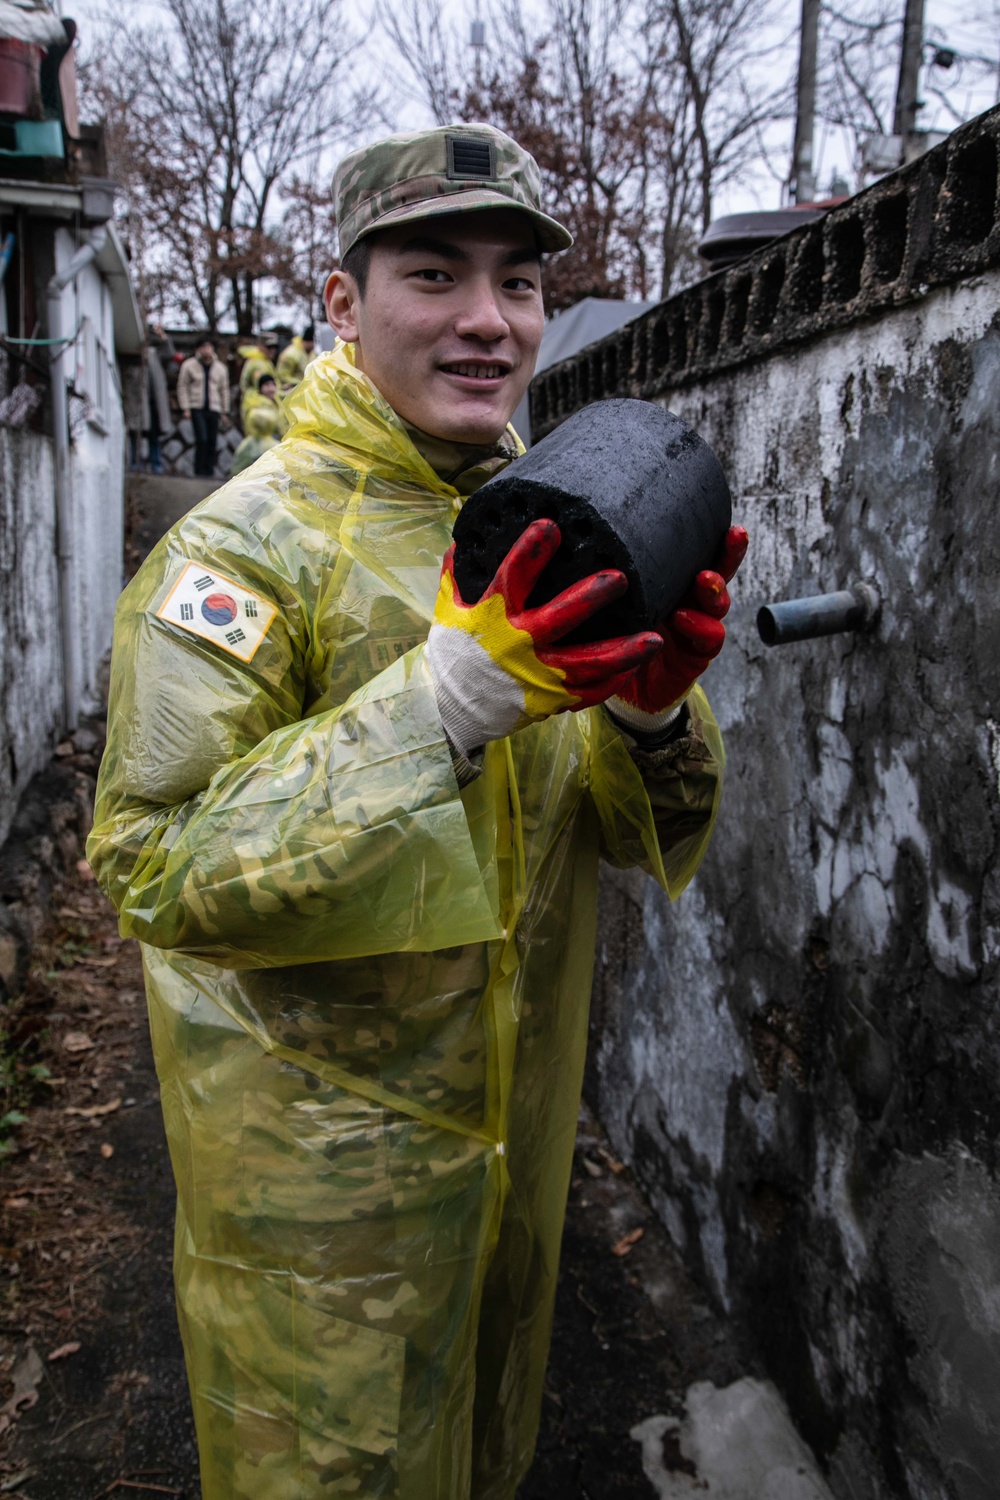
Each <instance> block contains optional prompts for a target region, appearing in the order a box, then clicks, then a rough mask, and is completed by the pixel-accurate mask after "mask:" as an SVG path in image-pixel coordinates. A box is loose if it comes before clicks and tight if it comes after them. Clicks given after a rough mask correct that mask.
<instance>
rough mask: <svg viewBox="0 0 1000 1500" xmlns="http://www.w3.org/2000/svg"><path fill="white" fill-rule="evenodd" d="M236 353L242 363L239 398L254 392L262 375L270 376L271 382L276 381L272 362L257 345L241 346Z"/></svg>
mask: <svg viewBox="0 0 1000 1500" xmlns="http://www.w3.org/2000/svg"><path fill="white" fill-rule="evenodd" d="M236 352H237V354H238V355H239V357H240V359H242V361H243V368H242V369H241V370H240V395H241V396H243V395H245V394H246V392H247V391H250V390H253V391H255V390H256V389H257V383H258V381H259V380H260V377H261V376H262V375H270V376H271V378H272V379H273V380H275V381H277V378H278V377H277V373H276V371H275V368H274V361H273V360H272V359H271V358H270V357H269V356H268V355H267V354H265V352H264V350H263V349H262V348H261V346H260V345H259V344H241V345H240V347H239V348H238V349H237V350H236Z"/></svg>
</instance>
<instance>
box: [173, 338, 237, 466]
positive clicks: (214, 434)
mask: <svg viewBox="0 0 1000 1500" xmlns="http://www.w3.org/2000/svg"><path fill="white" fill-rule="evenodd" d="M177 404H178V406H179V407H180V409H181V416H182V417H184V418H185V419H188V418H190V420H191V422H192V424H193V426H194V472H195V474H196V475H198V477H199V478H205V479H210V478H211V476H212V474H213V473H214V472H215V449H216V445H217V443H218V440H219V423H220V422H223V423H224V424H226V425H228V421H229V415H228V414H229V373H228V371H227V370H226V367H225V365H224V364H223V363H222V360H221V359H219V357H218V356H217V354H216V352H215V340H214V339H213V338H212V336H211V334H208V333H206V334H205V335H204V336H203V337H202V338H201V339H200V340H199V342H198V347H197V349H196V350H195V352H194V354H193V355H192V356H191V357H190V359H186V360H185V361H184V363H183V364H182V365H181V371H180V374H179V375H178V377H177Z"/></svg>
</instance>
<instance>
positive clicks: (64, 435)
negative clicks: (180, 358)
mask: <svg viewBox="0 0 1000 1500" xmlns="http://www.w3.org/2000/svg"><path fill="white" fill-rule="evenodd" d="M106 239H107V230H106V229H97V230H95V231H94V233H93V234H92V235H90V237H89V239H88V240H87V242H86V244H83V245H81V246H80V248H79V249H78V250H77V252H76V254H75V255H74V256H72V257H71V259H70V260H69V261H68V262H67V263H66V265H65V266H64V267H63V268H62V270H61V271H57V272H56V274H55V275H54V276H53V277H51V279H50V280H49V283H48V286H47V287H46V288H45V301H46V314H47V318H48V331H49V339H50V341H51V344H52V362H51V374H52V436H53V445H54V447H55V481H56V485H55V488H56V556H57V559H58V567H59V623H60V637H61V643H62V665H63V719H64V720H65V724H64V728H65V730H66V732H67V733H68V734H72V733H73V731H74V730H75V729H76V727H77V725H78V724H79V722H80V677H81V672H80V635H79V630H78V628H77V627H78V624H79V621H78V620H77V618H76V609H77V585H76V554H75V541H76V518H75V516H74V513H73V471H72V464H71V454H70V442H69V400H68V397H67V394H66V386H67V383H68V382H67V376H66V364H65V361H66V354H67V350H68V349H69V348H71V347H72V345H73V343H74V342H75V338H74V336H73V335H67V334H66V333H65V332H64V330H63V316H62V294H63V292H64V291H65V289H66V287H68V286H69V285H70V284H71V283H72V282H74V281H75V280H76V278H77V276H79V274H80V272H81V271H82V270H83V268H84V266H89V265H90V263H91V261H92V260H94V258H95V257H96V256H97V255H98V253H99V252H100V250H101V247H102V246H103V244H104V241H105V240H106Z"/></svg>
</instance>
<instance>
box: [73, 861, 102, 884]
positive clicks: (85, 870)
mask: <svg viewBox="0 0 1000 1500" xmlns="http://www.w3.org/2000/svg"><path fill="white" fill-rule="evenodd" d="M76 873H77V874H78V875H79V877H80V879H81V880H95V879H96V878H97V877H96V876H95V875H94V872H93V870H92V869H91V868H90V866H89V864H88V863H87V861H86V860H85V859H78V860H77V862H76Z"/></svg>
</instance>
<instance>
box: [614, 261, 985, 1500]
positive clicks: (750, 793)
mask: <svg viewBox="0 0 1000 1500" xmlns="http://www.w3.org/2000/svg"><path fill="white" fill-rule="evenodd" d="M925 290H926V289H925ZM998 309H1000V273H998V272H997V271H995V270H994V271H988V272H986V273H984V274H982V275H980V276H976V277H972V278H969V279H967V280H966V281H964V282H961V283H959V284H956V285H952V286H948V287H944V288H941V289H939V290H937V291H934V292H932V293H930V294H929V295H927V296H926V297H925V300H923V301H922V302H921V303H919V304H918V305H911V306H906V307H903V308H901V309H899V310H896V311H892V310H887V311H884V312H883V313H882V315H881V316H880V317H879V318H877V319H876V320H873V321H869V322H867V323H862V324H861V325H859V326H853V327H847V328H841V329H840V330H838V331H833V332H831V333H829V334H828V335H827V336H826V337H822V338H819V339H818V340H816V341H815V342H814V343H812V344H810V345H807V346H805V347H799V348H798V349H792V350H790V351H785V352H781V351H780V350H776V351H774V352H772V353H771V354H770V355H769V356H768V357H767V358H766V359H763V360H761V361H759V362H758V363H755V364H750V365H744V366H743V367H741V368H736V369H732V370H729V371H723V372H721V373H719V374H717V375H713V376H712V377H710V378H708V379H705V380H703V381H702V382H701V383H700V384H687V385H685V386H684V387H683V388H682V389H679V390H675V391H670V390H669V389H667V390H664V391H663V392H662V393H661V396H660V398H659V399H661V400H662V401H663V402H664V404H666V405H668V406H670V407H671V408H672V409H673V410H675V411H677V412H679V413H680V414H681V415H682V416H684V417H685V418H687V419H688V420H689V421H690V422H691V423H692V424H693V425H695V426H696V427H697V428H698V429H699V431H700V432H701V433H702V434H703V435H704V436H705V437H706V439H707V440H708V441H709V442H710V443H711V444H712V445H713V447H714V448H715V449H716V451H717V452H718V454H719V456H720V458H721V460H722V462H723V465H724V467H725V468H726V470H727V473H728V475H729V478H730V483H731V486H732V489H733V495H734V502H735V503H734V512H735V516H736V518H737V519H738V520H740V521H742V522H744V523H745V524H746V525H747V526H748V528H749V530H750V534H751V539H752V540H751V550H750V554H749V557H748V560H747V563H746V565H745V566H744V568H743V570H742V571H741V573H740V575H739V579H738V582H737V584H736V586H735V590H734V597H735V603H734V607H733V611H732V615H731V626H730V634H729V642H728V644H727V647H726V650H725V651H724V653H723V655H722V657H721V658H720V660H719V661H718V662H717V663H716V664H714V665H713V667H712V668H711V669H710V671H709V673H708V674H707V677H706V687H707V690H708V693H709V696H710V698H711V700H712V703H713V705H714V707H715V709H716V712H717V714H718V716H719V718H720V721H721V724H722V727H723V730H724V732H725V738H726V742H727V746H728V754H729V767H728V780H727V790H726V797H725V802H724V806H723V810H722V813H721V816H720V819H719V823H718V827H717V831H716V835H715V839H714V842H713V845H712V848H711V850H710V852H709V855H708V857H707V859H706V861H705V864H704V866H703V869H702V871H701V873H700V874H699V875H698V877H697V879H696V881H695V883H694V884H693V886H692V887H691V888H690V889H689V890H688V892H687V893H686V894H685V895H684V896H683V898H682V899H681V900H680V901H679V902H678V903H677V904H676V905H675V906H671V905H670V903H669V902H667V900H666V899H665V898H664V897H663V896H662V894H661V893H659V891H658V890H657V889H655V888H654V887H653V885H652V883H651V882H648V881H646V880H645V879H644V878H643V877H637V876H635V875H617V874H609V875H608V876H607V877H606V878H605V883H604V889H603V894H602V918H601V936H600V945H599V954H598V970H597V978H596V982H595V993H594V1012H593V1022H592V1025H593V1032H594V1049H593V1055H592V1059H591V1071H590V1081H589V1088H590V1090H591V1092H592V1094H593V1095H594V1097H595V1102H596V1104H597V1106H598V1109H599V1112H600V1114H601V1117H602V1119H603V1120H604V1122H605V1124H606V1125H607V1127H608V1129H609V1132H610V1134H611V1137H612V1139H613V1141H614V1143H615V1145H616V1147H617V1148H618V1150H619V1151H620V1152H621V1153H622V1154H623V1155H624V1156H625V1157H626V1158H627V1159H628V1160H630V1161H631V1162H632V1163H633V1165H634V1167H635V1170H636V1171H637V1173H638V1175H639V1178H640V1180H641V1181H642V1183H643V1185H644V1186H645V1188H646V1190H647V1192H648V1193H649V1195H650V1198H651V1200H652V1202H653V1203H654V1205H655V1207H656V1208H657V1210H658V1212H659V1213H660V1215H661V1216H662V1218H663V1220H664V1222H665V1223H666V1224H667V1226H668V1227H669V1229H670V1231H671V1233H672V1234H673V1236H674V1238H675V1239H676V1241H677V1243H678V1244H679V1245H680V1246H681V1247H682V1249H683V1250H684V1252H685V1255H686V1257H687V1259H688V1262H689V1264H691V1266H692V1267H693V1268H694V1269H695V1271H696V1272H698V1273H700V1275H701V1276H702V1278H703V1279H704V1281H705V1282H706V1283H707V1284H708V1286H710V1287H711V1288H712V1289H713V1291H714V1293H715V1295H716V1297H717V1298H718V1300H719V1301H720V1303H722V1304H723V1305H724V1306H725V1307H727V1308H729V1309H730V1310H731V1312H732V1314H733V1315H734V1316H735V1317H737V1318H738V1319H739V1320H740V1321H741V1323H742V1324H743V1325H744V1327H745V1328H746V1329H747V1330H748V1331H749V1332H750V1334H751V1335H752V1337H753V1342H754V1345H755V1347H756V1348H757V1349H758V1351H759V1353H760V1357H761V1361H762V1364H763V1366H764V1368H765V1369H766V1371H767V1372H768V1373H769V1374H770V1375H771V1376H772V1377H773V1378H774V1379H775V1380H776V1381H777V1383H778V1384H779V1385H780V1387H781V1388H782V1389H783V1391H784V1393H785V1395H786V1397H787V1398H788V1399H789V1402H790V1404H791V1406H792V1409H793V1412H794V1413H795V1415H796V1417H797V1419H798V1421H799V1423H800V1425H801V1427H802V1429H803V1431H804V1433H805V1435H806V1436H807V1437H808V1438H809V1440H810V1441H811V1442H812V1444H813V1445H814V1447H815V1448H816V1450H817V1452H818V1454H819V1455H820V1456H821V1458H822V1459H823V1460H824V1461H825V1463H826V1464H827V1465H828V1467H829V1471H830V1475H831V1484H832V1487H833V1489H834V1492H835V1493H836V1494H837V1495H838V1496H839V1497H842V1500H848V1497H850V1500H875V1497H877V1496H900V1497H902V1496H905V1497H907V1500H918V1497H919V1500H932V1497H933V1500H945V1497H948V1500H987V1497H989V1496H995V1495H996V1494H997V1493H998V1479H997V1475H998V1473H1000V1458H998V1455H1000V1400H998V1397H997V1392H998V1390H1000V1189H998V1186H997V1180H996V1171H997V1165H998V1160H997V1138H998V1127H1000V1091H998V1087H997V1080H998V1076H1000V1023H998V1016H997V1007H996V973H997V958H998V954H1000V925H998V924H1000V899H998V898H1000V880H998V858H997V856H998V831H1000V590H998V585H997V579H998V576H1000V457H998V455H1000V312H998ZM856 582H868V583H871V584H873V585H874V586H875V587H876V588H877V589H878V591H879V593H880V594H881V597H882V600H883V607H882V613H881V618H880V620H879V623H878V626H877V628H876V629H875V631H874V632H873V633H872V634H870V635H845V636H840V637H831V638H827V639H823V640H817V641H810V642H803V643H799V644H796V645H789V646H784V647H778V648H774V649H771V650H768V649H766V648H765V647H764V646H762V644H761V643H760V641H759V639H758V637H757V632H756V628H755V614H756V610H757V608H758V607H759V605H760V604H762V603H764V602H766V601H770V600H774V599H781V598H793V597H798V596H803V595H808V594H813V593H818V592H827V591H832V590H836V589H840V588H844V587H847V586H849V585H851V584H852V583H856Z"/></svg>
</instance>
